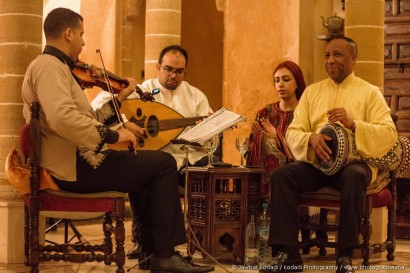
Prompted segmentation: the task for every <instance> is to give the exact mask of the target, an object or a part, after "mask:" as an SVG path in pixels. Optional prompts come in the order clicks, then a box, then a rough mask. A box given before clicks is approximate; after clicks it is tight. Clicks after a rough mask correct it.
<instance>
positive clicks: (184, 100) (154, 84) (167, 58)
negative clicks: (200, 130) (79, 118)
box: [91, 45, 213, 269]
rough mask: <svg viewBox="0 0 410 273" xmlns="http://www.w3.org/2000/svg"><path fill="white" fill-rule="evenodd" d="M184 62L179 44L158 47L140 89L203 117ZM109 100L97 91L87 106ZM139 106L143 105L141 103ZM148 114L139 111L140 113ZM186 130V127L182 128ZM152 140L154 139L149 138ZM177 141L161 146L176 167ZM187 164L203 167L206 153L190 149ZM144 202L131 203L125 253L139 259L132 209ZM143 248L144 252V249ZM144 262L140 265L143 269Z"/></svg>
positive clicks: (139, 131)
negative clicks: (152, 72)
mask: <svg viewBox="0 0 410 273" xmlns="http://www.w3.org/2000/svg"><path fill="white" fill-rule="evenodd" d="M187 64H188V53H187V51H186V50H185V49H184V48H182V47H181V46H179V45H170V46H167V47H165V48H164V49H162V51H161V53H160V54H159V58H158V63H157V65H156V69H157V73H158V77H157V78H155V79H148V80H146V81H144V82H143V83H142V84H141V85H139V86H140V88H141V89H142V90H143V91H146V92H149V91H150V90H154V89H156V88H158V89H160V91H161V92H160V93H159V94H157V95H154V98H155V101H156V102H159V103H161V104H163V105H165V106H168V107H169V108H171V109H173V110H175V111H176V112H178V113H179V114H180V115H182V116H183V117H203V116H207V115H209V114H211V113H212V112H213V111H212V109H211V107H210V105H209V102H208V99H207V97H206V96H205V94H204V93H203V92H202V91H200V90H199V89H198V88H196V87H194V86H192V85H190V84H189V83H188V82H186V81H184V78H185V75H186V68H187ZM136 98H138V94H137V93H135V92H134V93H132V94H131V95H130V96H128V99H136ZM110 99H111V96H110V95H109V94H108V93H107V92H100V93H99V94H98V95H97V96H96V98H95V99H94V100H93V101H92V102H91V106H92V107H93V108H94V109H96V108H99V107H101V105H103V104H104V103H105V102H107V101H108V100H110ZM142 106H143V105H142ZM144 114H145V115H149V114H150V113H143V115H144ZM126 127H127V128H128V129H129V130H131V131H132V132H133V133H134V134H135V135H136V136H137V137H139V138H142V137H143V135H144V128H141V127H139V126H138V125H136V124H135V123H133V122H126ZM185 130H189V127H187V128H185ZM153 141H155V138H154V139H153ZM181 146H182V145H180V144H169V145H166V146H165V147H164V148H162V149H161V150H162V151H165V152H168V153H170V154H171V155H172V156H173V157H174V158H175V160H176V161H177V168H178V170H180V169H181V168H182V167H183V166H185V160H186V152H185V151H184V150H182V149H181ZM188 160H189V164H190V165H194V166H205V165H207V163H208V159H207V154H206V153H205V152H203V151H197V150H194V151H190V152H189V154H188ZM183 184H184V177H183V175H181V174H180V185H181V186H182V185H183ZM141 207H144V204H131V208H132V210H133V227H132V236H133V240H134V242H135V245H134V247H133V248H132V249H130V250H129V251H128V253H127V257H128V258H130V259H135V258H140V257H141V256H140V254H139V253H141V252H140V249H141V247H140V245H139V243H140V242H141V239H140V238H139V232H138V220H137V218H136V217H135V213H134V211H135V210H136V209H137V208H138V209H140V210H142V211H144V209H143V208H142V209H141ZM142 248H143V250H144V255H143V256H144V257H145V255H147V254H149V252H150V249H149V246H145V245H143V246H142ZM145 250H147V251H148V253H147V252H145ZM145 267H146V265H142V266H140V268H142V269H143V268H145Z"/></svg>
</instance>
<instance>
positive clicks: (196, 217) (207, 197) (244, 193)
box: [187, 167, 264, 263]
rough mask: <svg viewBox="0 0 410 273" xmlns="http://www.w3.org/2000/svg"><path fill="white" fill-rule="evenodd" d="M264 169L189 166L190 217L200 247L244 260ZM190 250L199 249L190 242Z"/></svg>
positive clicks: (258, 206) (222, 257)
mask: <svg viewBox="0 0 410 273" xmlns="http://www.w3.org/2000/svg"><path fill="white" fill-rule="evenodd" d="M263 172H264V170H263V169H259V168H239V167H231V168H215V167H211V168H206V167H189V168H188V181H187V182H188V185H187V189H188V211H187V220H188V223H189V224H190V226H191V228H192V230H193V231H194V233H195V235H196V238H197V239H198V241H199V242H200V244H201V247H202V248H203V249H204V250H205V251H206V252H208V253H209V254H210V255H212V256H213V257H214V258H216V259H218V258H220V259H226V256H228V257H229V259H232V255H233V261H234V262H236V263H243V258H244V237H245V229H246V225H247V223H249V221H250V216H251V214H252V213H255V214H256V213H257V212H258V211H259V208H260V204H261V197H260V186H261V185H260V184H261V179H262V174H263ZM255 217H256V215H255ZM192 237H193V236H191V240H192V239H194V238H192ZM188 250H189V251H190V252H191V253H194V252H195V250H198V249H197V248H195V247H194V245H193V243H189V244H188ZM225 254H229V255H225ZM202 256H203V257H204V258H206V255H205V254H204V253H202Z"/></svg>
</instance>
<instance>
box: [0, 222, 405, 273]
mask: <svg viewBox="0 0 410 273" xmlns="http://www.w3.org/2000/svg"><path fill="white" fill-rule="evenodd" d="M76 226H77V228H78V229H79V230H80V232H81V233H82V234H83V236H84V237H85V238H86V239H87V240H89V241H94V240H97V241H98V240H101V238H102V236H100V234H101V232H100V230H101V225H100V224H99V223H97V222H95V221H93V222H87V224H81V223H77V224H76ZM125 228H126V244H125V248H126V251H127V250H128V249H129V248H130V247H131V246H132V243H131V239H130V238H131V236H130V232H131V221H130V220H129V219H128V220H127V221H126V226H125ZM61 231H62V228H59V230H58V231H57V232H54V234H52V235H50V236H53V237H58V236H60V235H61ZM178 250H180V251H181V252H182V253H184V254H186V247H185V246H181V247H179V249H178ZM0 255H1V254H0ZM227 257H229V255H228V256H227ZM194 260H195V261H196V262H197V263H203V264H205V263H207V264H215V263H213V262H212V261H209V260H207V261H205V260H203V259H202V255H201V254H200V253H195V255H194ZM303 260H304V264H305V268H304V272H307V273H313V272H323V273H328V272H335V269H334V261H335V255H334V252H333V251H332V250H331V249H329V250H328V255H327V256H325V257H320V256H318V254H317V251H316V250H314V251H312V253H311V254H309V255H303ZM222 263H223V266H224V268H225V269H224V268H222V267H220V266H218V265H215V268H216V269H215V272H216V273H225V272H232V273H256V272H257V271H256V270H245V269H243V268H239V266H237V265H233V264H232V263H231V262H226V261H225V262H222ZM353 263H354V265H355V266H360V265H361V259H359V258H357V259H354V261H353ZM371 264H372V268H371V269H370V270H363V269H359V270H356V272H369V273H373V272H380V273H386V272H389V273H393V272H397V273H401V272H403V273H404V272H410V240H398V242H397V246H396V252H395V260H394V261H392V262H388V261H387V260H386V258H385V254H383V257H380V258H379V257H372V258H371ZM133 265H135V260H127V261H126V264H125V271H126V272H131V273H132V272H140V273H141V272H149V271H141V270H139V269H136V268H133V269H131V267H132V266H133ZM128 270H129V271H128ZM40 271H41V272H44V273H46V272H48V273H97V272H105V273H114V272H115V271H116V267H115V266H114V265H110V266H106V265H104V264H103V263H85V264H70V263H64V262H52V263H47V264H40ZM25 272H29V268H28V267H26V266H24V264H0V273H25Z"/></svg>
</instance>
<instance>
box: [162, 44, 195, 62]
mask: <svg viewBox="0 0 410 273" xmlns="http://www.w3.org/2000/svg"><path fill="white" fill-rule="evenodd" d="M167 52H180V53H181V54H182V55H184V57H185V62H186V64H185V65H187V64H188V53H187V52H186V50H185V49H184V48H182V47H181V46H179V45H170V46H167V47H165V48H164V49H162V50H161V53H160V54H159V59H158V63H159V64H162V58H163V57H164V55H165V54H166V53H167Z"/></svg>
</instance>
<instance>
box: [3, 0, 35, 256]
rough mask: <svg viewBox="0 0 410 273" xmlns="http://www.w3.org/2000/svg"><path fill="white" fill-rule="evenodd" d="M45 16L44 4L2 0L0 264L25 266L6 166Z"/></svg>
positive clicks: (17, 207)
mask: <svg viewBox="0 0 410 273" xmlns="http://www.w3.org/2000/svg"><path fill="white" fill-rule="evenodd" d="M42 14H43V1H42V0H31V1H26V0H14V1H9V0H0V90H1V91H0V116H1V118H2V121H1V122H0V219H1V220H2V224H1V225H0V253H1V255H0V263H22V262H24V233H23V230H24V221H23V220H24V217H23V208H24V206H23V202H22V198H21V195H20V194H19V193H17V192H16V191H14V189H13V188H12V187H11V185H10V184H9V182H8V181H7V179H6V175H5V170H4V162H5V158H6V156H7V153H8V151H9V150H10V148H11V147H12V146H16V147H18V146H19V129H20V126H21V125H22V124H23V123H24V119H23V114H22V113H23V111H22V109H23V104H22V100H21V85H22V82H23V77H24V73H25V71H26V68H27V66H28V64H29V63H30V62H31V61H32V60H33V59H34V58H35V57H36V56H37V55H38V54H39V53H40V52H41V35H42V30H41V28H42Z"/></svg>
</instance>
